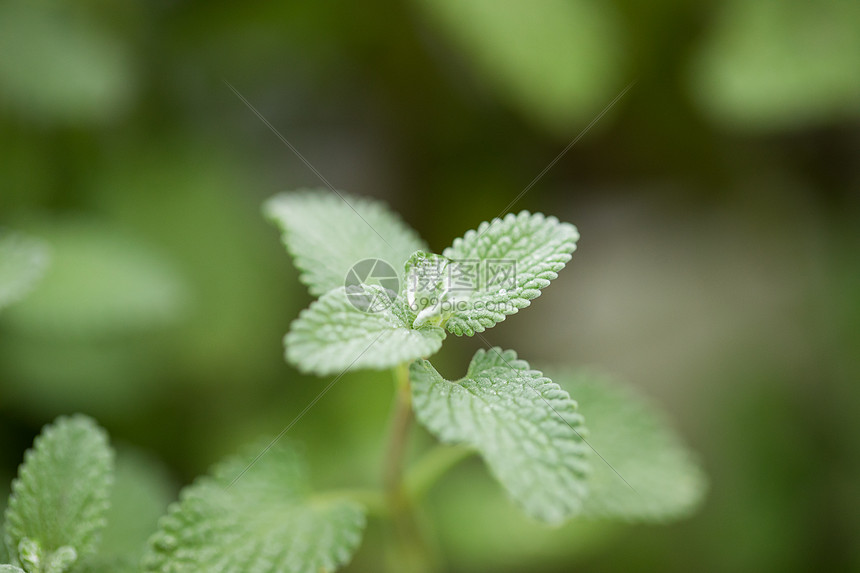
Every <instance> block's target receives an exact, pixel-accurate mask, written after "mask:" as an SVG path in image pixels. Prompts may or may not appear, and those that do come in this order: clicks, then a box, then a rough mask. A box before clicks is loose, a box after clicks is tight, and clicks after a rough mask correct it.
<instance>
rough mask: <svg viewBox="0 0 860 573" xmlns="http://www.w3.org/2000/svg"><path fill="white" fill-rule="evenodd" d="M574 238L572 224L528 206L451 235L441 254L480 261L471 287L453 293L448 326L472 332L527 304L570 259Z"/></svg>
mask: <svg viewBox="0 0 860 573" xmlns="http://www.w3.org/2000/svg"><path fill="white" fill-rule="evenodd" d="M577 240H579V233H578V232H577V230H576V227H574V226H573V225H571V224H569V223H560V222H559V221H558V219H556V218H555V217H544V216H543V215H542V214H540V213H535V214H530V213H529V212H528V211H522V212H521V213H520V214H519V215H514V214H512V213H511V214H508V215H507V216H505V218H504V219H493V221H492V222H491V223H486V222H484V223H481V224H480V225H479V226H478V229H477V231H476V230H471V231H469V232H467V233H466V234H465V236H464V237H462V238H460V239H456V240H455V241H454V244H453V245H452V246H450V247H448V248H447V249H445V251H444V252H443V253H442V254H443V255H444V256H445V257H447V258H448V259H451V260H452V261H455V262H460V263H463V262H468V261H479V262H480V276H479V277H478V279H479V280H478V284H477V285H475V286H476V288H473V289H464V290H463V291H462V292H461V293H458V294H457V295H456V299H457V302H456V303H455V304H453V306H452V313H451V317H450V318H449V319H448V322H447V324H446V325H445V327H446V328H447V330H448V331H449V332H452V333H454V334H457V335H463V334H465V335H467V336H472V335H473V334H474V333H476V332H483V331H484V330H485V329H487V328H490V327H492V326H494V325H495V324H496V323H498V322H501V321H503V320H504V319H505V316H507V315H511V314H514V313H516V312H517V311H518V310H519V309H521V308H524V307H526V306H528V305H529V304H531V302H530V301H531V300H532V299H534V298H536V297H538V296H540V290H541V289H542V288H544V287H546V286H548V285H549V283H550V281H551V280H553V279H555V278H556V277H557V276H558V272H559V271H560V270H561V269H563V268H564V265H565V263H566V262H567V261H569V260H570V257H571V253H573V251H574V250H575V249H576V241H577ZM506 270H507V272H508V273H510V272H511V270H513V274H512V276H511V275H510V274H509V275H505V273H504V271H506ZM496 271H499V272H496Z"/></svg>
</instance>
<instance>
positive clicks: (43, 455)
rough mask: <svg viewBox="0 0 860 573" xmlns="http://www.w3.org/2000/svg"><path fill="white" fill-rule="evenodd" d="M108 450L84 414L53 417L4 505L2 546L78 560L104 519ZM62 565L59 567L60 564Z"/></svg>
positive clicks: (30, 555) (39, 556)
mask: <svg viewBox="0 0 860 573" xmlns="http://www.w3.org/2000/svg"><path fill="white" fill-rule="evenodd" d="M112 471H113V452H112V451H111V449H110V447H109V445H108V440H107V436H106V435H105V432H104V431H103V430H102V429H101V428H99V427H98V426H97V425H96V423H95V422H93V421H92V420H91V419H90V418H87V417H85V416H74V417H71V418H58V419H57V421H56V422H54V424H52V425H49V426H46V427H45V429H44V430H43V431H42V433H41V435H40V436H39V437H37V438H36V440H35V442H34V444H33V449H31V450H28V451H27V453H26V454H25V456H24V464H23V465H22V466H21V468H20V470H19V473H18V478H17V479H16V480H15V481H14V482H13V484H12V495H11V497H10V498H9V507H8V508H7V509H6V535H5V541H6V547H7V549H8V550H9V552H10V553H13V554H15V555H17V557H18V560H19V561H20V562H21V563H23V564H24V565H25V568H28V567H27V565H26V563H27V562H29V561H44V562H51V561H52V560H54V559H62V561H64V562H65V561H70V562H74V564H75V566H78V565H79V564H80V563H81V561H83V560H84V559H86V558H88V557H89V555H91V554H92V553H94V552H95V549H96V544H97V543H98V539H99V535H100V533H101V530H102V529H103V528H104V525H105V514H106V513H107V509H108V504H109V495H110V485H111V478H112ZM62 570H65V568H62Z"/></svg>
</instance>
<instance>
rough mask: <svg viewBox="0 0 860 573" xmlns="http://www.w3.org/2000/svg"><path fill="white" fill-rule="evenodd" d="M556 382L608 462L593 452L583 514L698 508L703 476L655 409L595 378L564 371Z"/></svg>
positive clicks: (649, 517) (628, 516)
mask: <svg viewBox="0 0 860 573" xmlns="http://www.w3.org/2000/svg"><path fill="white" fill-rule="evenodd" d="M555 380H557V381H558V382H559V384H561V386H562V387H563V388H565V389H566V390H568V391H570V393H571V395H572V396H574V397H575V398H576V400H577V402H579V404H580V408H581V410H582V414H583V416H585V419H586V420H587V422H588V428H589V430H590V432H589V438H588V441H589V443H590V444H591V446H592V447H593V448H594V450H595V451H596V452H599V453H600V455H601V456H602V457H603V458H604V459H605V460H606V462H608V463H606V462H604V461H603V460H602V459H599V458H598V457H597V456H594V455H593V456H592V460H591V465H592V468H593V472H592V474H591V476H589V479H588V490H589V495H588V497H587V498H586V499H585V503H584V506H583V510H584V513H585V515H588V516H592V517H608V518H621V519H624V520H627V521H664V520H668V519H674V518H679V517H684V516H687V515H689V514H690V513H692V512H693V510H695V509H696V508H697V507H698V505H699V503H700V502H701V501H702V499H703V496H704V493H705V489H706V480H705V476H704V474H703V472H702V470H701V469H700V468H699V466H698V465H697V464H696V463H695V462H694V461H693V454H692V453H691V452H690V451H689V450H688V449H687V448H686V447H685V446H684V444H683V443H682V442H681V439H680V438H679V437H678V436H677V435H676V434H675V432H674V431H673V430H672V428H671V426H670V425H669V424H667V423H666V421H665V420H664V419H663V416H662V413H661V412H660V411H659V410H658V409H657V408H655V407H654V406H653V405H651V404H650V403H649V402H648V401H647V400H645V399H643V398H642V397H641V396H638V395H637V394H636V393H635V392H634V391H633V390H632V389H631V388H628V387H626V386H621V385H618V384H616V383H613V382H611V381H609V380H607V379H606V378H603V377H600V376H596V375H590V374H585V373H567V374H561V375H559V376H558V377H557V378H555ZM609 464H611V465H612V467H610V466H609ZM613 468H614V469H613ZM616 471H617V472H618V473H615V472H616ZM619 474H620V475H621V476H623V478H624V479H623V480H622V478H621V477H619ZM625 481H626V482H627V483H625ZM628 484H629V485H628ZM631 487H632V489H631ZM634 490H635V491H634Z"/></svg>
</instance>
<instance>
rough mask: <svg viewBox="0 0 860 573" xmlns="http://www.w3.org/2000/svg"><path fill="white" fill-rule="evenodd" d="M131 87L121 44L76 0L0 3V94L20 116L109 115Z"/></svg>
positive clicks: (70, 117) (72, 117) (120, 105)
mask: <svg viewBox="0 0 860 573" xmlns="http://www.w3.org/2000/svg"><path fill="white" fill-rule="evenodd" d="M133 85H134V77H133V74H132V70H131V66H130V63H129V58H128V54H127V53H126V49H125V46H124V45H123V43H122V42H121V41H120V40H119V39H118V38H116V37H114V36H113V35H112V34H110V33H109V32H108V30H106V29H104V28H103V27H102V26H100V25H98V23H97V22H95V21H94V19H93V18H92V17H91V16H90V15H89V14H88V13H87V12H86V9H85V8H84V7H82V6H81V4H80V3H74V2H69V3H62V2H31V1H27V0H6V1H5V2H2V3H0V97H2V99H3V100H6V102H7V103H9V104H11V105H14V106H15V107H16V108H17V109H19V110H21V111H22V112H24V114H25V115H27V116H30V117H33V118H38V119H48V120H84V121H90V120H100V119H110V118H112V117H114V116H116V115H117V114H118V113H119V112H121V111H122V110H123V109H124V108H125V107H126V106H127V105H128V102H129V99H130V97H131V92H132V86H133Z"/></svg>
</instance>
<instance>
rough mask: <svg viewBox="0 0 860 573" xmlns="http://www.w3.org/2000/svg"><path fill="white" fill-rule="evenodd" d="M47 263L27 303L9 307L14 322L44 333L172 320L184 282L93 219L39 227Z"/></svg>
mask: <svg viewBox="0 0 860 573" xmlns="http://www.w3.org/2000/svg"><path fill="white" fill-rule="evenodd" d="M40 233H41V234H42V236H44V237H45V240H46V241H47V242H48V243H49V244H50V246H51V253H52V264H51V267H50V268H49V270H48V272H47V273H46V274H45V278H44V280H42V282H41V283H40V284H39V285H38V286H37V287H36V289H35V290H34V291H33V292H32V294H31V295H30V296H29V297H27V299H26V300H25V301H23V302H22V303H20V304H18V305H16V306H15V307H14V308H11V309H9V311H8V317H7V318H8V321H9V324H11V325H12V326H14V327H16V328H19V329H21V330H23V331H27V332H38V333H40V334H50V335H69V334H71V335H102V334H115V333H117V332H128V331H135V330H139V329H145V328H149V327H152V326H159V325H163V324H165V323H169V322H171V321H174V320H175V319H176V318H177V316H178V315H179V314H180V312H181V310H182V308H183V304H184V302H185V292H184V291H185V289H184V284H183V282H182V281H181V279H180V278H179V276H178V275H177V273H176V271H175V270H174V269H173V268H171V266H170V265H169V264H167V263H166V262H165V261H164V260H163V259H162V258H160V256H159V255H158V254H156V253H154V252H152V251H151V250H150V249H149V248H147V247H146V246H145V245H142V244H139V243H137V242H135V241H133V240H131V239H130V238H128V237H126V236H125V235H124V234H122V233H120V232H117V231H116V230H114V229H112V228H110V227H109V226H107V225H105V224H103V223H99V222H97V221H94V220H93V221H86V220H72V221H65V222H62V223H57V224H54V225H50V226H45V227H44V228H42V229H40Z"/></svg>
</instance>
